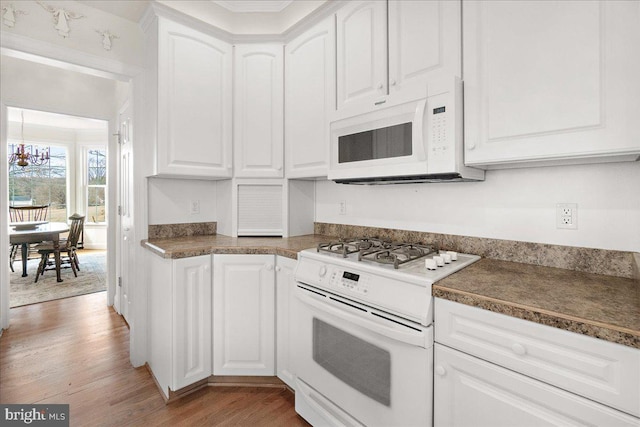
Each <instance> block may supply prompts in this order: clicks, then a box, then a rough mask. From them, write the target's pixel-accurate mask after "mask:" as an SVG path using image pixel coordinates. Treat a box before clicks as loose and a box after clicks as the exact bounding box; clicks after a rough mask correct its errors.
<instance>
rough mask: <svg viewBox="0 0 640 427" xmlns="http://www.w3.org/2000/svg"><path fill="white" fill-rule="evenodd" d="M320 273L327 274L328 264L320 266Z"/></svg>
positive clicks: (321, 274) (322, 275) (321, 275)
mask: <svg viewBox="0 0 640 427" xmlns="http://www.w3.org/2000/svg"><path fill="white" fill-rule="evenodd" d="M318 274H319V275H320V277H324V276H325V274H327V266H326V265H323V266H322V267H320V271H319V272H318Z"/></svg>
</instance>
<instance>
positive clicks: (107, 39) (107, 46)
mask: <svg viewBox="0 0 640 427" xmlns="http://www.w3.org/2000/svg"><path fill="white" fill-rule="evenodd" d="M96 33H98V34H100V35H101V36H102V47H103V48H104V50H111V42H112V41H113V39H119V38H120V37H119V36H117V35H115V34H113V33H112V32H110V31H109V30H96Z"/></svg>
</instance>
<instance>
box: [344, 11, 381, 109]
mask: <svg viewBox="0 0 640 427" xmlns="http://www.w3.org/2000/svg"><path fill="white" fill-rule="evenodd" d="M336 35H337V92H338V109H342V108H346V107H348V106H352V107H353V108H356V109H365V110H366V109H373V108H374V102H375V101H376V100H378V99H380V98H381V97H385V96H386V95H387V3H386V2H384V1H376V0H370V1H354V2H349V3H348V4H347V5H345V6H344V7H342V8H341V9H340V10H338V12H337V13H336Z"/></svg>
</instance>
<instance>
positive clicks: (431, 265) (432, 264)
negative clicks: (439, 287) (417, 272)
mask: <svg viewBox="0 0 640 427" xmlns="http://www.w3.org/2000/svg"><path fill="white" fill-rule="evenodd" d="M424 267H425V268H426V269H427V270H435V269H437V268H438V265H437V264H436V261H435V260H434V259H425V260H424Z"/></svg>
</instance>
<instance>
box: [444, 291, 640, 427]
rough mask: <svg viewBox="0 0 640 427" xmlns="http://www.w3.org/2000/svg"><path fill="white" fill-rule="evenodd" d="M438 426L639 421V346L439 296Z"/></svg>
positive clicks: (621, 423) (590, 423)
mask: <svg viewBox="0 0 640 427" xmlns="http://www.w3.org/2000/svg"><path fill="white" fill-rule="evenodd" d="M434 326H435V341H436V346H435V360H434V396H435V402H434V408H435V409H434V426H436V427H437V426H473V427H478V426H491V427H496V426H497V427H499V426H505V427H506V426H513V425H518V426H543V425H562V426H565V425H584V426H586V425H589V426H636V427H637V426H638V425H640V418H638V417H639V416H640V350H639V349H635V348H632V347H627V346H623V345H620V344H615V343H612V342H607V341H603V340H599V339H596V338H592V337H589V336H586V335H582V334H577V333H573V332H569V331H566V330H562V329H558V328H553V327H550V326H545V325H541V324H538V323H534V322H529V321H526V320H522V319H517V318H514V317H510V316H506V315H503V314H498V313H493V312H490V311H488V310H483V309H481V308H477V307H470V306H467V305H463V304H459V303H455V302H451V301H447V300H443V299H439V298H436V300H435V318H434Z"/></svg>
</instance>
